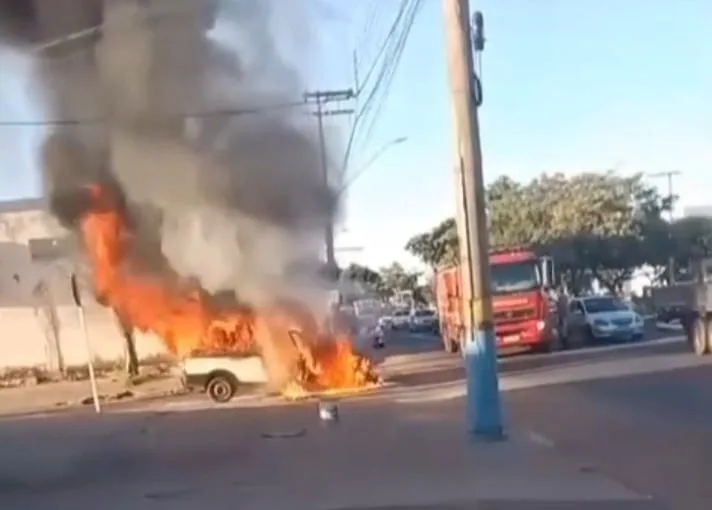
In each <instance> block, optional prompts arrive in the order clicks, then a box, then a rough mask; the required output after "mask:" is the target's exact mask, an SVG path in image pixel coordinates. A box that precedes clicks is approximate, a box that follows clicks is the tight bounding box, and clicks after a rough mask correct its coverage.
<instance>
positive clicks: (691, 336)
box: [650, 258, 712, 356]
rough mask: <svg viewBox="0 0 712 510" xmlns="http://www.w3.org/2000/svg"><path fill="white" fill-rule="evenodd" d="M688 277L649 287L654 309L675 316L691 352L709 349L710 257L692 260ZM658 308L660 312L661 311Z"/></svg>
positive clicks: (711, 314)
mask: <svg viewBox="0 0 712 510" xmlns="http://www.w3.org/2000/svg"><path fill="white" fill-rule="evenodd" d="M689 275H690V279H689V280H687V281H678V282H675V283H673V284H671V285H667V286H664V287H652V288H651V289H650V298H651V301H652V304H653V307H654V308H655V310H658V311H659V312H658V313H659V314H660V315H663V314H664V315H665V319H666V320H679V321H680V323H681V325H682V329H683V332H684V334H685V336H686V339H687V342H688V344H689V345H690V347H691V348H692V350H693V352H694V353H695V354H697V355H699V356H705V355H707V354H710V352H712V258H708V259H703V260H699V261H695V262H694V263H693V264H692V267H691V271H690V272H689ZM661 312H662V313H661Z"/></svg>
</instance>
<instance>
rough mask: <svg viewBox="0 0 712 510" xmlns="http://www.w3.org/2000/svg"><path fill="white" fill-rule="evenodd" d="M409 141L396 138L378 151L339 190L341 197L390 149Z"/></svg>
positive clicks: (402, 137) (403, 138)
mask: <svg viewBox="0 0 712 510" xmlns="http://www.w3.org/2000/svg"><path fill="white" fill-rule="evenodd" d="M407 140H408V138H407V137H405V136H401V137H399V138H396V139H394V140H391V141H390V142H388V143H387V144H385V145H384V146H383V147H381V148H380V149H378V150H377V151H376V152H375V154H373V156H371V157H370V158H369V159H368V161H366V164H364V165H363V166H362V167H361V168H359V169H358V170H357V171H356V172H355V173H354V174H353V175H352V176H351V178H350V179H349V180H348V181H346V183H345V184H344V185H343V186H342V188H341V189H340V190H339V195H341V194H342V193H343V192H344V191H346V190H347V189H348V188H349V187H351V185H352V184H353V183H354V182H356V181H357V180H358V179H359V177H361V176H362V175H363V174H364V172H366V170H368V169H369V168H370V167H371V166H372V165H373V164H374V163H375V162H376V161H377V160H378V159H379V158H380V157H381V156H383V154H384V153H385V152H387V151H388V150H389V149H391V148H393V147H394V146H396V145H400V144H402V143H403V142H406V141H407Z"/></svg>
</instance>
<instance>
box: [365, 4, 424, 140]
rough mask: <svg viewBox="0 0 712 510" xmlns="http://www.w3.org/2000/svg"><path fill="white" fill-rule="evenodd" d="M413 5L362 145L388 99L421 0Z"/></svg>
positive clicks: (371, 131)
mask: <svg viewBox="0 0 712 510" xmlns="http://www.w3.org/2000/svg"><path fill="white" fill-rule="evenodd" d="M412 5H413V7H412V9H411V11H410V12H409V13H408V18H407V20H406V26H405V28H404V29H403V32H402V33H401V36H400V38H399V40H398V44H397V47H396V49H395V52H394V53H395V54H394V56H393V62H394V63H393V65H392V66H391V67H390V71H389V75H388V77H387V78H386V80H387V81H386V82H385V87H384V89H383V90H384V92H383V94H382V95H381V98H380V100H379V101H378V106H377V107H376V111H375V114H374V115H373V117H372V119H371V123H370V124H369V126H368V129H367V130H366V136H365V137H364V139H363V142H362V146H365V145H367V144H368V142H369V141H370V139H371V135H372V134H373V130H374V128H375V126H376V122H377V120H378V118H379V117H380V115H381V111H382V109H383V106H384V105H385V103H386V100H387V99H388V95H389V92H390V89H391V85H392V83H393V79H394V77H395V75H396V73H397V71H398V68H399V66H400V62H401V58H402V57H403V53H404V50H405V47H406V45H407V43H408V38H409V37H410V33H411V30H412V28H413V25H414V24H415V19H416V17H417V15H418V12H419V11H420V8H421V7H422V5H423V2H422V0H415V1H414V3H413V4H412Z"/></svg>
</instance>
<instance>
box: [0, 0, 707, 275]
mask: <svg viewBox="0 0 712 510" xmlns="http://www.w3.org/2000/svg"><path fill="white" fill-rule="evenodd" d="M319 1H320V2H321V8H320V9H319V23H318V24H317V26H318V30H317V31H316V33H315V34H314V35H315V37H314V41H313V43H314V46H313V50H314V57H313V58H312V59H310V61H311V67H310V73H309V80H308V83H307V85H308V86H309V87H310V88H322V89H324V88H344V87H350V86H352V85H353V73H352V65H351V62H352V57H351V55H352V52H353V51H354V49H356V50H357V51H358V54H359V56H360V60H361V61H362V65H363V66H364V67H367V66H368V65H369V64H370V61H371V60H370V59H372V58H373V55H374V53H375V51H376V49H377V47H378V45H379V44H380V42H381V41H382V38H383V37H384V35H385V33H386V31H387V29H388V27H389V25H390V22H391V21H392V19H393V17H394V15H395V12H396V10H397V8H398V5H399V3H400V1H399V0H319ZM472 5H473V8H476V9H479V10H481V11H483V13H484V16H485V25H486V35H487V39H488V40H487V47H486V49H485V54H484V64H483V84H484V104H483V106H482V108H481V110H480V122H481V131H482V143H483V154H484V171H485V175H486V179H487V180H493V179H495V178H496V177H498V176H500V175H502V174H508V175H510V176H511V177H513V178H515V179H519V180H527V179H530V178H533V177H534V176H536V175H537V174H539V173H541V172H543V171H563V172H568V173H572V172H577V171H595V170H605V169H610V168H618V169H619V170H620V171H622V172H626V173H632V172H636V171H642V172H650V173H654V172H659V171H664V170H669V169H676V170H680V171H682V172H683V175H682V176H680V177H678V178H677V179H676V188H677V190H676V191H677V193H679V194H680V195H681V196H682V204H683V205H693V204H711V205H712V200H710V199H709V198H708V196H709V192H708V191H707V189H706V187H705V186H704V185H702V184H703V183H704V182H707V179H709V178H712V170H711V169H712V143H710V142H712V101H710V100H709V99H708V98H709V93H710V92H709V91H711V90H712V31H710V30H709V20H710V19H712V2H709V1H708V0H687V1H683V0H625V1H620V0H616V1H614V0H597V1H596V0H576V1H573V0H546V1H534V0H506V1H503V0H480V1H476V2H473V3H472ZM374 7H375V17H374V18H373V19H374V23H373V24H372V28H371V30H368V31H366V33H364V27H365V26H366V25H367V23H366V21H367V20H368V19H369V18H370V14H371V12H372V9H373V8H374ZM441 11H442V0H424V6H423V9H422V10H421V12H420V14H419V17H418V19H417V20H416V24H415V26H414V28H413V31H412V33H411V37H410V40H409V43H408V46H407V48H406V50H405V53H404V55H403V59H402V60H401V63H400V67H399V71H398V74H397V76H396V77H395V80H394V81H393V83H392V87H391V89H390V91H389V99H388V101H387V103H386V104H385V106H384V108H383V110H382V111H381V115H380V116H379V118H378V122H377V127H376V129H375V130H374V133H373V136H372V138H371V139H370V141H369V143H368V144H365V145H362V144H359V145H358V150H357V151H356V153H355V158H354V160H353V162H352V166H351V170H350V171H352V172H354V171H358V170H359V168H360V165H363V164H364V162H365V161H367V160H369V159H370V157H371V156H372V155H373V154H375V153H376V152H378V151H379V149H380V148H381V147H383V146H384V145H386V144H388V142H390V141H391V140H393V139H394V138H398V137H402V136H407V137H408V141H407V142H405V143H403V144H400V145H397V146H394V147H392V148H391V149H389V150H388V151H386V152H384V153H383V155H382V157H379V158H378V160H377V161H376V162H375V163H374V164H373V165H371V166H370V167H369V168H368V170H367V171H365V172H364V173H363V174H362V176H361V177H360V178H359V179H358V180H357V181H356V182H355V183H354V184H353V185H352V186H351V187H350V188H349V190H348V196H347V201H346V203H345V208H344V220H343V224H344V227H345V228H346V230H347V231H346V232H345V233H342V234H340V235H339V239H338V244H339V246H341V247H354V246H358V247H362V248H363V249H362V251H360V252H347V251H342V252H340V254H339V258H340V260H341V262H342V263H348V262H350V261H352V260H354V261H358V262H361V263H367V264H370V265H373V266H381V265H385V264H387V263H389V262H390V261H392V260H394V259H398V260H401V261H402V262H404V263H405V264H406V265H413V264H414V261H413V260H412V259H410V258H409V257H407V256H406V255H405V254H404V252H403V245H404V244H405V242H406V241H407V239H408V238H409V237H410V236H411V235H413V234H415V233H418V232H420V231H423V230H425V229H428V228H430V227H431V226H433V225H434V224H436V223H437V222H438V221H440V220H441V219H443V218H445V217H447V216H449V215H451V214H452V213H453V211H454V200H453V195H454V184H453V177H452V171H451V168H452V137H451V135H452V130H451V119H450V110H449V109H450V103H449V97H448V94H447V81H446V70H445V61H444V43H443V40H444V36H443V20H442V13H441ZM24 66H25V64H23V62H22V61H20V60H18V59H17V57H13V56H12V55H9V54H8V53H7V52H5V53H1V52H0V67H1V68H2V69H3V70H4V71H3V72H4V73H5V76H3V79H2V83H0V117H2V119H18V118H28V116H31V115H32V113H31V110H28V108H29V107H28V101H27V100H25V99H24V98H26V97H27V95H28V94H27V90H28V88H29V85H28V81H27V80H28V78H27V76H26V74H25V73H24ZM8 69H12V73H11V76H9V75H8V73H7V70H8ZM705 92H706V93H707V97H704V98H703V94H704V93H705ZM337 128H338V129H339V133H340V134H341V135H342V136H343V135H345V134H346V131H347V129H348V124H347V122H346V121H341V122H340V125H339V126H337ZM38 133H39V130H38V128H36V127H12V128H9V127H1V126H0V158H1V160H0V161H2V164H1V165H0V198H2V199H9V198H16V197H21V196H31V195H36V194H37V193H38V191H39V183H38V179H37V176H36V172H35V171H34V169H33V161H32V157H31V149H32V146H33V144H34V143H36V140H37V137H38V136H37V135H38ZM653 182H654V181H653ZM659 184H660V185H661V186H664V185H665V183H664V182H663V181H659Z"/></svg>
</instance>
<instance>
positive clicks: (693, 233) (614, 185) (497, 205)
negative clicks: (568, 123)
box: [406, 172, 712, 291]
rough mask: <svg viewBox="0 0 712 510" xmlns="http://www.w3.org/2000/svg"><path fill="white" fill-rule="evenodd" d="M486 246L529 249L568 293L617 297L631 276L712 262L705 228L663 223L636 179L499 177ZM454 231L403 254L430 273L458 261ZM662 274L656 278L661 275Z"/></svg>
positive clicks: (655, 200) (439, 232)
mask: <svg viewBox="0 0 712 510" xmlns="http://www.w3.org/2000/svg"><path fill="white" fill-rule="evenodd" d="M486 198H487V207H488V214H489V224H490V232H489V234H490V236H489V237H490V244H492V245H498V246H510V245H528V246H531V247H532V248H533V249H535V250H536V251H537V252H539V253H540V254H547V255H550V256H552V257H553V258H554V260H555V262H556V267H557V272H558V273H559V275H560V276H561V277H562V278H563V279H564V280H565V281H566V283H567V284H568V285H570V286H572V287H573V288H574V289H577V288H579V287H580V286H581V285H582V284H583V282H584V281H586V280H587V279H590V278H591V277H595V278H597V279H598V280H599V281H600V282H601V283H602V284H604V285H605V286H606V287H608V288H609V289H611V290H614V291H618V290H620V288H621V285H622V284H623V283H624V282H625V281H626V280H627V279H629V278H630V276H631V275H632V273H633V271H634V269H635V268H636V267H639V266H642V265H646V264H647V265H650V266H653V267H658V268H662V267H664V266H665V265H666V264H667V260H668V259H669V258H670V257H674V258H675V259H676V260H678V261H679V262H681V263H687V262H689V261H690V260H692V259H694V258H699V257H701V256H710V254H712V220H711V219H708V218H684V219H681V220H678V221H675V222H673V223H672V224H671V223H669V222H668V221H667V220H666V219H665V218H664V213H665V212H666V211H669V210H670V208H671V206H672V198H671V197H662V196H661V195H660V194H659V193H658V191H657V190H656V189H655V188H654V187H652V186H648V185H647V184H646V183H645V182H644V180H643V176H642V175H641V174H638V175H633V176H621V175H618V174H616V173H615V172H603V173H580V174H576V175H572V176H565V175H563V174H553V175H548V174H543V175H541V176H540V177H538V178H536V179H534V180H532V181H530V182H529V183H519V182H516V181H514V180H512V179H511V178H509V177H501V178H499V179H497V180H496V181H494V182H493V183H492V184H491V185H490V186H489V187H488V188H487V194H486ZM458 249H459V248H458V237H457V228H456V225H455V221H454V220H453V219H448V220H445V221H444V222H442V223H441V224H440V225H438V226H436V227H435V228H434V229H432V230H430V231H428V232H425V233H423V234H419V235H416V236H414V237H413V238H412V239H411V240H410V241H409V242H408V243H407V244H406V250H408V251H409V252H410V253H412V254H413V255H415V256H416V257H418V258H419V259H420V260H421V261H422V262H423V263H424V264H427V265H428V266H430V267H432V268H436V267H438V266H441V265H452V264H454V263H455V262H456V261H457V260H458ZM661 274H662V273H661Z"/></svg>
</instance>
